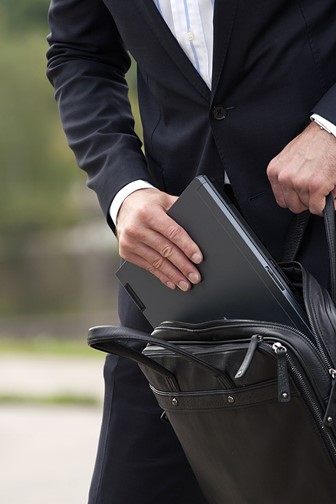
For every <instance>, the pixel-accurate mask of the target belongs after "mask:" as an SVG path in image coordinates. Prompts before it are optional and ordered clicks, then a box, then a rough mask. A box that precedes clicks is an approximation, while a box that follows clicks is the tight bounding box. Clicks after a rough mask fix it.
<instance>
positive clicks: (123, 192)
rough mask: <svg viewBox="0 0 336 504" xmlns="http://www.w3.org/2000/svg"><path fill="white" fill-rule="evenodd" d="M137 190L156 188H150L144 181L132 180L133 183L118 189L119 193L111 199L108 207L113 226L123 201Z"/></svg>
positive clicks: (150, 185) (152, 187)
mask: <svg viewBox="0 0 336 504" xmlns="http://www.w3.org/2000/svg"><path fill="white" fill-rule="evenodd" d="M139 189H156V187H154V186H152V184H150V183H149V182H145V181H144V180H134V182H130V183H129V184H127V185H125V186H124V187H123V188H122V189H120V191H119V192H117V194H116V195H115V197H114V198H113V201H112V203H111V206H110V216H111V219H112V221H113V223H114V225H116V224H117V215H118V212H119V209H120V207H121V205H122V203H123V201H124V200H125V199H126V198H127V196H129V195H130V194H132V193H133V192H135V191H138V190H139Z"/></svg>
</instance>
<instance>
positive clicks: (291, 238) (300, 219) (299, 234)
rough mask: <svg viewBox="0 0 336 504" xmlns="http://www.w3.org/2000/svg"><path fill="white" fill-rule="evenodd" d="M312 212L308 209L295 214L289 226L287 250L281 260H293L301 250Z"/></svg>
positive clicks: (285, 261) (286, 242)
mask: <svg viewBox="0 0 336 504" xmlns="http://www.w3.org/2000/svg"><path fill="white" fill-rule="evenodd" d="M309 218H310V213H309V211H308V210H306V211H305V212H302V213H299V214H297V215H295V217H294V219H292V222H291V224H290V227H289V231H288V234H287V237H286V241H285V250H284V252H283V255H282V259H281V262H284V263H287V262H293V261H295V258H296V256H297V254H298V252H299V248H300V246H301V243H302V240H303V236H304V233H305V231H306V228H307V226H308V222H309Z"/></svg>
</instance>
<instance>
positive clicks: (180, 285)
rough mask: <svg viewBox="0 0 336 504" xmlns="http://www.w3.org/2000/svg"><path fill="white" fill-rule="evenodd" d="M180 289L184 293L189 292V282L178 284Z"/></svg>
mask: <svg viewBox="0 0 336 504" xmlns="http://www.w3.org/2000/svg"><path fill="white" fill-rule="evenodd" d="M178 287H179V288H180V289H181V290H182V291H183V292H186V291H187V290H189V285H188V284H187V282H183V281H182V282H180V283H179V284H178Z"/></svg>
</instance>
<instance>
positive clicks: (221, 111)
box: [212, 105, 227, 121]
mask: <svg viewBox="0 0 336 504" xmlns="http://www.w3.org/2000/svg"><path fill="white" fill-rule="evenodd" d="M226 115H227V110H226V108H225V107H223V105H216V107H214V108H213V109H212V117H213V118H214V119H216V120H217V121H221V120H222V119H225V117H226Z"/></svg>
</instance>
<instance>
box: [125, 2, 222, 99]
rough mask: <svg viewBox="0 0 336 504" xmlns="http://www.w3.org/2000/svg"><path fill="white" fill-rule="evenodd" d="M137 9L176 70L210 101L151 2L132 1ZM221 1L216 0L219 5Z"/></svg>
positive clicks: (197, 76)
mask: <svg viewBox="0 0 336 504" xmlns="http://www.w3.org/2000/svg"><path fill="white" fill-rule="evenodd" d="M133 1H134V4H135V5H136V6H137V7H138V9H139V11H140V14H141V15H142V17H143V18H144V19H145V21H146V22H147V24H148V26H149V28H150V29H151V30H152V32H153V33H154V34H155V35H156V37H157V39H158V40H159V42H160V43H161V45H162V47H163V48H164V49H165V51H166V52H167V53H168V55H169V56H170V58H171V59H172V60H173V61H174V63H175V64H176V66H177V67H178V69H179V70H180V71H181V72H182V73H183V75H184V76H185V77H186V79H187V80H188V81H189V82H190V84H192V85H193V86H194V87H195V88H196V89H197V90H198V92H199V93H200V94H201V95H202V96H203V98H205V99H206V100H207V101H210V90H209V88H208V86H207V85H206V84H205V82H204V80H203V79H202V77H201V76H200V75H199V73H198V72H197V70H196V69H195V67H194V66H193V64H192V63H191V61H190V60H189V58H188V57H187V56H186V54H185V53H184V51H183V49H181V47H180V45H179V43H178V42H177V40H176V38H175V37H174V35H173V34H172V33H171V31H170V29H169V28H168V26H167V25H166V23H165V21H164V20H163V19H162V16H161V14H160V13H159V11H158V9H157V7H156V6H155V4H154V2H153V0H133ZM221 2H222V0H218V3H221Z"/></svg>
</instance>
